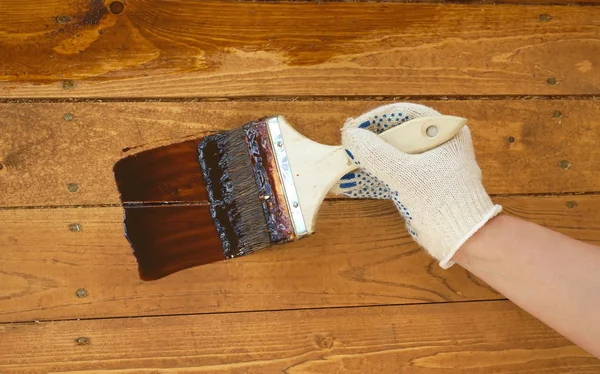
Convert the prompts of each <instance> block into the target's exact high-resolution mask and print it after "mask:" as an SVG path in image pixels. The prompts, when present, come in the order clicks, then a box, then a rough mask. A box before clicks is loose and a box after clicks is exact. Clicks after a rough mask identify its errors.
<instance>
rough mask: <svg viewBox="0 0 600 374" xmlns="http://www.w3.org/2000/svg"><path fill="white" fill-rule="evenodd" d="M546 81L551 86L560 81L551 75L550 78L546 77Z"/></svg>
mask: <svg viewBox="0 0 600 374" xmlns="http://www.w3.org/2000/svg"><path fill="white" fill-rule="evenodd" d="M546 82H547V83H548V84H549V85H551V86H554V85H556V84H557V83H558V81H557V80H556V78H554V77H550V78H548V79H546Z"/></svg>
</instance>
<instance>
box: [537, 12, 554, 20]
mask: <svg viewBox="0 0 600 374" xmlns="http://www.w3.org/2000/svg"><path fill="white" fill-rule="evenodd" d="M551 19H552V16H551V15H549V14H546V13H544V14H540V15H539V16H538V20H539V21H540V22H548V21H550V20H551Z"/></svg>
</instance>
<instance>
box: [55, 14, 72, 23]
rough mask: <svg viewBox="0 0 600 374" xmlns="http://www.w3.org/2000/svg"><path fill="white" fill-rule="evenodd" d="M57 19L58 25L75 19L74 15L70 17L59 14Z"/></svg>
mask: <svg viewBox="0 0 600 374" xmlns="http://www.w3.org/2000/svg"><path fill="white" fill-rule="evenodd" d="M55 21H56V24H57V25H65V24H67V23H70V22H71V21H73V17H69V16H57V17H56V20H55Z"/></svg>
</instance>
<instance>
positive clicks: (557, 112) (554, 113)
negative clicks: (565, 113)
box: [552, 110, 562, 118]
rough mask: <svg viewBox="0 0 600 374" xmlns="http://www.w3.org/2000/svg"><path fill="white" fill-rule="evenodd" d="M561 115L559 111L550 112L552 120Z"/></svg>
mask: <svg viewBox="0 0 600 374" xmlns="http://www.w3.org/2000/svg"><path fill="white" fill-rule="evenodd" d="M561 115H562V113H561V112H560V110H555V111H554V112H552V117H554V118H558V117H560V116H561Z"/></svg>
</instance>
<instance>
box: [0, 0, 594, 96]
mask: <svg viewBox="0 0 600 374" xmlns="http://www.w3.org/2000/svg"><path fill="white" fill-rule="evenodd" d="M599 1H600V0H599ZM398 100H404V101H410V100H417V101H469V100H481V101H484V100H486V101H509V100H523V101H534V100H537V101H550V100H554V101H558V100H573V101H574V100H590V101H598V100H600V93H598V94H585V95H473V96H464V95H404V96H390V95H387V96H385V95H381V96H376V95H354V96H285V95H279V96H229V97H212V96H197V97H187V96H186V97H169V98H160V97H155V98H152V97H149V98H144V97H139V98H136V97H131V98H112V97H97V98H25V99H23V98H20V99H10V98H2V97H0V104H46V103H60V104H64V103H181V102H186V103H187V102H192V103H193V102H222V101H225V102H257V101H267V102H272V101H281V102H294V101H298V102H307V101H308V102H310V101H398Z"/></svg>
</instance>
